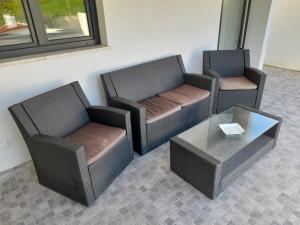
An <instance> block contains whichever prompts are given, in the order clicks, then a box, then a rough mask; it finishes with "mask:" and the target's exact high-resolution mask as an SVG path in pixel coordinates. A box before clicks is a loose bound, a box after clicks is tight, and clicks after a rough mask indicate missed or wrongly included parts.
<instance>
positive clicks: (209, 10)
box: [0, 0, 221, 171]
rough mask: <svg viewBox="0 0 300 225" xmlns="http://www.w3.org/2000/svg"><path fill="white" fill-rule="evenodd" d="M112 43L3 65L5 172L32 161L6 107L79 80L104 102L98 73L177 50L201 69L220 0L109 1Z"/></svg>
mask: <svg viewBox="0 0 300 225" xmlns="http://www.w3.org/2000/svg"><path fill="white" fill-rule="evenodd" d="M104 11H105V17H106V25H107V37H108V41H109V45H110V46H111V48H107V49H98V50H92V51H90V52H81V53H74V54H71V55H61V56H54V57H53V56H51V57H45V58H43V59H38V60H36V61H32V60H29V61H27V62H17V63H16V64H15V65H10V64H2V65H1V64H0V124H1V126H0V171H3V170H6V169H9V168H11V167H14V166H16V165H18V164H20V163H23V162H25V161H28V160H30V156H29V153H28V150H27V148H26V146H25V144H24V141H23V139H22V138H21V135H20V133H19V131H18V129H17V127H16V125H15V123H14V121H13V120H12V118H11V116H10V114H9V113H8V111H7V107H8V106H10V105H12V104H14V103H17V102H20V101H22V100H25V99H27V98H29V97H32V96H34V95H37V94H39V93H42V92H45V91H48V90H50V89H52V88H55V87H58V86H60V85H63V84H66V83H69V82H71V81H74V80H78V81H79V82H80V84H81V85H82V87H83V89H84V92H85V93H86V95H87V97H88V99H89V100H90V102H91V103H92V104H96V105H98V104H100V105H102V104H105V96H104V93H103V90H102V86H101V84H100V80H99V74H101V73H103V72H106V71H109V70H113V69H116V68H120V67H125V66H128V65H132V64H137V63H139V62H143V61H147V60H152V59H155V58H160V57H163V56H167V55H172V54H182V56H183V60H184V63H185V65H186V68H187V71H189V72H201V71H202V51H203V50H205V49H216V48H217V42H218V30H219V21H220V12H221V0H209V1H208V0H186V1H182V0H163V1H162V0H123V1H120V0H104Z"/></svg>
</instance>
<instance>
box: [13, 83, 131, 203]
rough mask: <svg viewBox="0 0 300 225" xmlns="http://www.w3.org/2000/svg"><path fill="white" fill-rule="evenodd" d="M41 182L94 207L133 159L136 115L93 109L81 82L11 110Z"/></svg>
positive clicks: (107, 109)
mask: <svg viewBox="0 0 300 225" xmlns="http://www.w3.org/2000/svg"><path fill="white" fill-rule="evenodd" d="M9 110H10V112H11V114H12V116H13V118H14V120H15V121H16V124H17V125H18V127H19V129H20V131H21V133H22V135H23V138H24V140H25V142H26V144H27V146H28V149H29V151H30V154H31V157H32V160H33V163H34V166H35V169H36V173H37V176H38V179H39V182H40V184H42V185H44V186H46V187H48V188H50V189H53V190H55V191H57V192H59V193H61V194H63V195H65V196H67V197H70V198H72V199H73V200H75V201H78V202H81V203H83V204H86V205H90V204H92V203H93V202H94V201H95V200H96V199H97V197H98V196H99V195H100V194H101V193H102V192H103V191H104V190H105V189H106V187H108V185H109V184H110V183H111V182H112V181H113V180H114V178H115V177H116V176H117V175H119V174H120V173H121V171H122V170H123V169H124V168H125V167H126V166H127V165H128V164H129V162H130V161H131V160H132V159H133V149H132V138H131V123H130V113H129V112H128V111H124V110H121V109H116V108H111V107H100V106H98V107H94V106H90V104H89V102H88V100H87V98H86V97H85V95H84V93H83V91H82V89H81V87H80V85H79V83H78V82H73V83H71V84H68V85H65V86H62V87H59V88H57V89H54V90H52V91H49V92H46V93H44V94H41V95H39V96H36V97H33V98H31V99H29V100H26V101H24V102H22V103H19V104H16V105H13V106H11V107H10V108H9Z"/></svg>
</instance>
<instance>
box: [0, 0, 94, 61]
mask: <svg viewBox="0 0 300 225" xmlns="http://www.w3.org/2000/svg"><path fill="white" fill-rule="evenodd" d="M95 44H100V35H99V30H98V23H97V14H96V5H95V1H94V0H0V59H3V58H9V57H15V56H22V55H28V54H33V53H42V52H49V51H57V50H64V49H70V48H76V47H84V46H90V45H95Z"/></svg>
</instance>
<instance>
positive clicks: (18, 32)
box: [0, 0, 32, 46]
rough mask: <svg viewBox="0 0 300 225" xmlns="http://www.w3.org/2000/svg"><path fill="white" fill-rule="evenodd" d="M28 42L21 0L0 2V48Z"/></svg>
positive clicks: (3, 0)
mask: <svg viewBox="0 0 300 225" xmlns="http://www.w3.org/2000/svg"><path fill="white" fill-rule="evenodd" d="M30 42H32V38H31V34H30V30H29V27H28V24H27V19H26V16H25V12H24V8H23V4H22V0H0V46H5V45H15V44H21V43H30Z"/></svg>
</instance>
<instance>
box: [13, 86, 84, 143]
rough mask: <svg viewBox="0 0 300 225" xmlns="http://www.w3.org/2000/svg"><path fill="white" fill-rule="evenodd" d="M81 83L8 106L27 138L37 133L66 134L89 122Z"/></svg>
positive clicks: (58, 135) (61, 135) (60, 135)
mask: <svg viewBox="0 0 300 225" xmlns="http://www.w3.org/2000/svg"><path fill="white" fill-rule="evenodd" d="M88 106H89V102H88V100H87V99H86V97H85V95H84V94H83V91H82V89H81V87H80V85H79V83H78V82H73V83H71V84H68V85H65V86H62V87H59V88H56V89H54V90H52V91H49V92H46V93H43V94H41V95H38V96H36V97H33V98H31V99H28V100H26V101H24V102H22V103H19V104H16V105H14V106H11V107H10V108H9V110H10V112H11V114H12V116H13V117H14V119H15V121H16V123H17V125H18V126H19V128H20V130H21V132H22V134H23V136H24V139H26V138H28V137H32V136H33V135H35V134H44V135H50V136H54V137H64V136H66V135H68V134H69V133H71V132H73V131H74V130H76V129H78V128H79V127H81V126H83V125H84V124H86V123H88V122H89V116H88V114H87V111H86V107H88Z"/></svg>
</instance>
